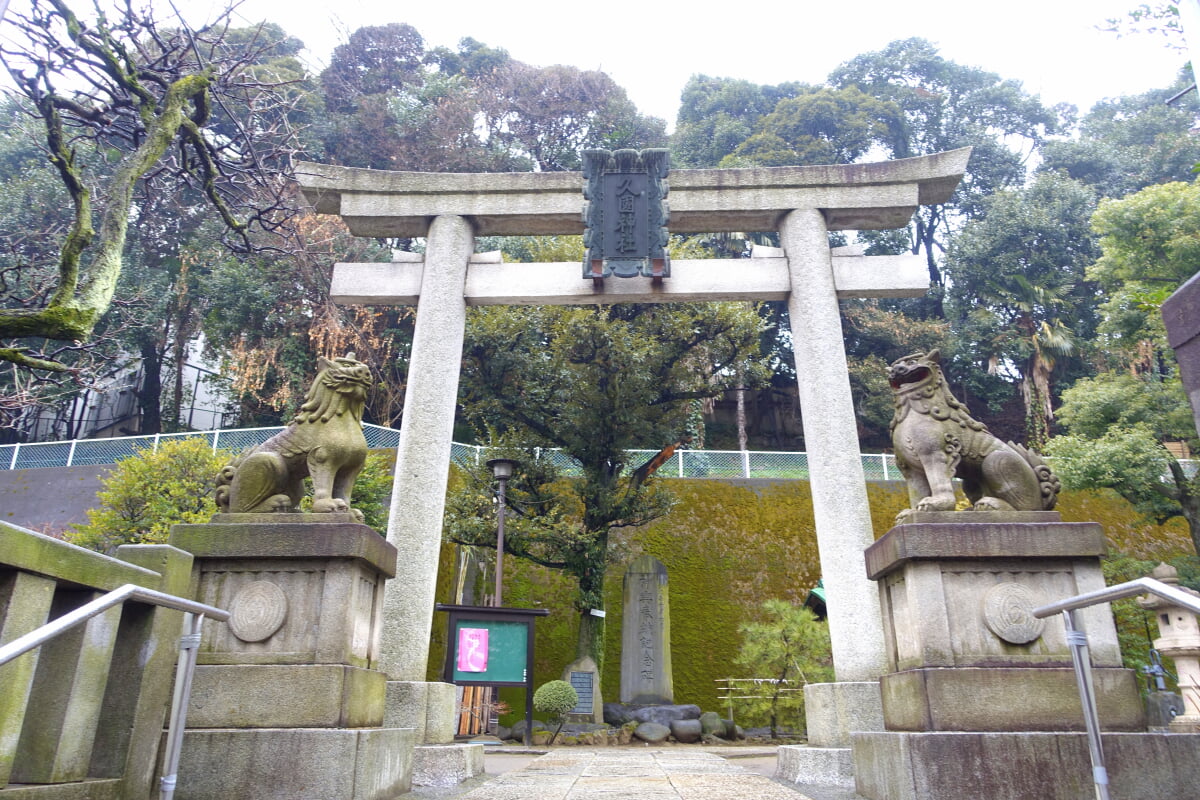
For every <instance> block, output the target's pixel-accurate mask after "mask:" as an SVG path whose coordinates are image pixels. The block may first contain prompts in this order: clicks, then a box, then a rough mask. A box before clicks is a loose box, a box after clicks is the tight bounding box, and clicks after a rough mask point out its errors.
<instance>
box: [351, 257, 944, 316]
mask: <svg viewBox="0 0 1200 800" xmlns="http://www.w3.org/2000/svg"><path fill="white" fill-rule="evenodd" d="M835 256H836V251H835ZM417 259H418V260H413V261H400V262H391V263H386V264H358V263H343V264H337V265H336V266H335V267H334V272H333V283H332V285H331V286H330V289H329V294H330V297H331V298H332V299H333V301H334V302H335V303H339V304H342V305H377V306H396V305H416V304H417V299H418V298H419V296H420V293H421V275H422V272H423V269H424V261H423V260H422V259H420V257H419V256H417ZM832 262H833V270H834V284H835V286H836V287H837V295H838V298H839V299H845V298H849V297H922V296H924V294H925V293H926V292H927V291H928V290H929V271H928V267H927V266H926V264H925V259H924V258H923V257H922V256H911V255H901V256H861V255H855V256H841V257H835V258H833V259H832ZM673 263H674V267H673V271H674V273H675V274H674V275H672V276H671V278H670V279H667V280H661V281H658V282H655V281H653V280H652V279H650V278H643V277H637V278H621V279H610V280H607V281H604V282H603V283H602V284H601V285H599V286H597V285H595V284H593V282H592V281H586V280H581V279H580V278H579V262H576V261H572V262H570V263H562V262H559V263H553V262H552V263H540V264H501V263H477V262H472V263H471V264H470V265H469V266H468V268H467V280H466V286H465V287H464V292H463V294H464V297H465V299H466V302H467V305H469V306H470V305H474V306H494V305H518V306H519V305H596V304H601V303H691V302H706V301H721V300H786V299H787V298H788V295H789V294H790V292H791V282H790V279H789V276H788V264H787V258H785V257H784V256H782V255H780V256H777V257H765V258H764V257H755V258H740V259H706V260H676V261H674V262H673Z"/></svg>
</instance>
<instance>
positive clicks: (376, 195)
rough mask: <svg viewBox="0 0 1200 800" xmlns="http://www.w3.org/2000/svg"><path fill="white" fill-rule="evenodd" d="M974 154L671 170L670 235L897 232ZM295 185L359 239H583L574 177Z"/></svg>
mask: <svg viewBox="0 0 1200 800" xmlns="http://www.w3.org/2000/svg"><path fill="white" fill-rule="evenodd" d="M970 154H971V148H969V147H968V148H962V149H959V150H950V151H947V152H945V153H934V154H933V155H927V156H917V157H915V158H904V159H897V160H895V161H880V162H875V163H870V164H837V165H818V166H805V167H761V168H749V169H684V170H672V171H671V174H670V177H669V178H668V181H669V183H670V195H669V197H668V203H669V204H670V207H671V222H670V229H671V231H672V232H673V233H717V232H723V231H730V230H741V231H774V230H778V227H779V220H780V218H781V217H782V216H783V215H784V214H786V213H788V212H789V211H792V210H794V209H797V208H815V209H820V210H821V211H822V212H823V214H824V216H825V220H826V226H827V228H828V229H829V230H875V229H888V228H900V227H903V226H904V225H906V224H907V223H908V220H909V218H910V217H911V216H912V213H913V211H915V210H916V208H917V206H918V205H928V204H934V203H944V202H946V201H947V200H949V198H950V194H951V193H952V192H953V191H954V188H955V187H956V186H957V185H958V182H959V180H961V178H962V174H963V171H964V170H965V169H966V165H967V159H968V157H969V156H970ZM296 176H297V180H298V181H299V183H300V187H301V189H302V190H303V192H304V196H305V198H306V199H307V200H308V202H309V203H310V204H312V206H313V207H314V209H315V210H316V211H317V212H318V213H322V214H336V215H339V216H341V217H342V219H343V220H345V222H346V224H347V225H348V226H349V228H350V232H351V233H353V234H354V235H356V236H373V237H399V236H425V235H426V234H427V233H428V230H429V225H430V222H431V221H432V220H433V218H434V217H436V216H439V215H455V216H461V217H465V218H468V219H470V220H471V224H472V227H473V229H474V232H475V234H476V235H479V236H491V235H539V234H542V235H544V234H577V233H582V232H583V221H582V217H581V209H582V206H583V199H582V187H583V178H582V176H581V174H580V173H578V172H496V173H483V172H471V173H436V172H392V171H387V170H373V169H361V168H353V167H336V166H331V165H328V164H316V163H311V162H301V163H300V164H298V165H297V167H296Z"/></svg>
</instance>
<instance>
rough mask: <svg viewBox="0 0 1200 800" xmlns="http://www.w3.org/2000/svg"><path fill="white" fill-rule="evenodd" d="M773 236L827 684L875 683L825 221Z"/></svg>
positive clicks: (874, 608) (802, 217)
mask: <svg viewBox="0 0 1200 800" xmlns="http://www.w3.org/2000/svg"><path fill="white" fill-rule="evenodd" d="M779 232H780V237H781V244H782V245H783V249H784V252H785V253H786V254H787V259H788V272H789V275H790V278H791V294H790V296H789V299H788V313H789V314H790V316H791V325H792V350H793V352H794V353H795V356H796V376H797V384H798V388H799V392H800V413H801V415H802V417H803V423H804V443H805V450H807V451H808V468H809V480H810V481H811V484H812V496H813V514H814V516H815V518H816V524H817V546H818V548H819V550H820V559H821V576H822V577H823V578H824V581H825V595H826V599H827V602H828V607H829V617H828V619H829V637H830V639H831V640H832V645H833V669H834V674H835V676H836V678H837V680H838V681H839V682H840V681H876V680H878V679H879V677H880V676H881V675H882V674H883V673H884V672H886V671H887V654H886V651H885V650H884V642H883V622H882V618H881V616H880V611H879V608H880V607H879V590H878V589H877V588H876V586H875V585H874V584H873V583H872V582H871V581H870V580H869V579H868V578H867V571H866V561H865V557H864V555H863V552H864V551H865V550H866V548H867V547H869V546H870V545H871V543H872V542H874V540H875V537H874V535H873V533H872V528H871V514H870V507H869V506H868V504H867V484H866V478H865V476H864V474H863V469H862V461H861V459H860V458H859V453H858V451H859V448H858V429H857V426H856V424H855V420H854V404H853V401H852V399H851V396H850V378H849V373H848V372H847V369H846V351H845V347H844V344H843V340H842V321H841V317H840V316H839V314H838V303H837V293H836V290H835V287H834V280H833V265H832V262H831V256H830V253H829V240H828V235H827V231H826V226H825V218H824V217H823V216H822V214H821V212H820V211H818V210H816V209H801V210H797V211H792V212H791V213H789V214H788V215H787V216H785V217H784V219H783V222H782V224H781V225H780V231H779Z"/></svg>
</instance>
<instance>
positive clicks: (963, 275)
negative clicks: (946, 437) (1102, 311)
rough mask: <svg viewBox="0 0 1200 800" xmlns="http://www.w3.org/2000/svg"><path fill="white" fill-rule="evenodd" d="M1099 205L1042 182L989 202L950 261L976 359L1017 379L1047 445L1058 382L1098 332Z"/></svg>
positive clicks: (1066, 184) (1052, 179) (1054, 180)
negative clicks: (1091, 275) (1093, 220)
mask: <svg viewBox="0 0 1200 800" xmlns="http://www.w3.org/2000/svg"><path fill="white" fill-rule="evenodd" d="M1094 207H1095V195H1094V194H1093V193H1092V191H1091V190H1090V189H1088V188H1087V187H1085V186H1083V185H1081V184H1078V183H1076V182H1075V181H1072V180H1070V179H1069V178H1064V177H1061V176H1059V175H1056V174H1044V175H1040V176H1038V178H1037V179H1036V180H1035V181H1034V182H1033V183H1032V184H1030V185H1029V186H1028V187H1025V188H1022V189H1019V190H1015V191H1006V192H1000V193H997V194H996V195H994V196H992V197H991V198H989V199H988V200H987V201H985V203H984V210H985V214H984V216H983V217H982V218H980V219H978V220H974V221H972V222H970V223H968V224H967V225H966V226H965V227H964V228H963V231H962V232H961V233H960V234H959V235H958V237H957V238H956V239H955V241H954V244H953V246H952V247H951V249H950V255H949V257H948V258H947V261H946V272H947V274H948V275H949V276H950V282H949V287H948V290H947V297H948V300H949V303H948V305H949V306H950V308H951V312H952V314H953V316H952V318H953V319H954V320H956V321H957V322H958V323H959V324H960V325H961V329H960V330H961V331H962V334H961V336H962V337H963V338H965V339H966V343H967V346H969V347H970V349H971V351H972V352H973V359H972V360H973V361H974V362H975V365H976V367H980V366H982V367H985V368H986V369H987V370H988V372H990V373H1003V372H1006V371H1007V372H1010V373H1011V375H1010V376H1009V377H1010V378H1011V379H1012V380H1013V381H1014V382H1015V383H1016V384H1017V385H1018V386H1019V388H1020V392H1021V398H1022V401H1023V403H1024V406H1025V416H1026V424H1027V436H1028V439H1029V441H1030V442H1031V443H1032V444H1033V445H1034V446H1038V447H1040V446H1041V445H1042V444H1043V443H1044V442H1045V441H1046V439H1047V438H1048V437H1049V433H1050V427H1051V425H1052V423H1053V420H1054V408H1053V401H1054V393H1053V387H1052V379H1053V377H1054V376H1055V375H1056V374H1060V375H1061V374H1064V373H1066V374H1070V372H1069V370H1068V369H1067V368H1068V366H1069V364H1068V362H1069V360H1070V359H1071V358H1075V357H1077V355H1078V353H1079V352H1080V349H1081V346H1082V342H1083V341H1086V340H1087V339H1088V338H1090V336H1091V334H1092V333H1093V332H1094V330H1095V327H1096V321H1097V313H1096V287H1095V285H1094V284H1093V283H1091V282H1090V281H1088V280H1087V278H1086V270H1087V268H1088V267H1089V266H1090V265H1091V264H1092V262H1093V261H1094V260H1095V259H1096V257H1097V256H1098V255H1099V249H1098V247H1097V245H1096V240H1095V237H1094V236H1093V235H1092V233H1091V230H1090V228H1089V226H1088V219H1089V218H1090V216H1091V213H1092V210H1093V208H1094ZM1077 374H1078V373H1077Z"/></svg>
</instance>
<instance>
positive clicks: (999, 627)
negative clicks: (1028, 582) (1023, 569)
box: [983, 583, 1046, 644]
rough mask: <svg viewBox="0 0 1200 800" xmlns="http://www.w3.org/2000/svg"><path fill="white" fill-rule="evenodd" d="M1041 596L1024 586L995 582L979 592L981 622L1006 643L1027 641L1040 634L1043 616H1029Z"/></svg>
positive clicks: (1043, 621)
mask: <svg viewBox="0 0 1200 800" xmlns="http://www.w3.org/2000/svg"><path fill="white" fill-rule="evenodd" d="M1039 605H1042V602H1041V598H1040V597H1038V595H1037V593H1036V592H1034V591H1033V590H1032V589H1030V588H1029V587H1028V586H1023V585H1022V584H1019V583H998V584H996V585H995V586H993V587H992V588H990V589H988V590H987V591H986V592H984V593H983V622H984V624H985V625H987V628H988V630H989V631H991V632H992V633H994V634H996V635H997V636H999V637H1000V638H1001V639H1003V640H1004V641H1006V642H1008V643H1009V644H1029V643H1030V642H1032V641H1034V640H1035V639H1037V638H1038V637H1039V636H1041V635H1042V631H1043V630H1044V629H1045V627H1046V621H1045V620H1044V619H1038V618H1037V617H1035V616H1034V615H1033V610H1034V609H1035V608H1037V607H1038V606H1039Z"/></svg>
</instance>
